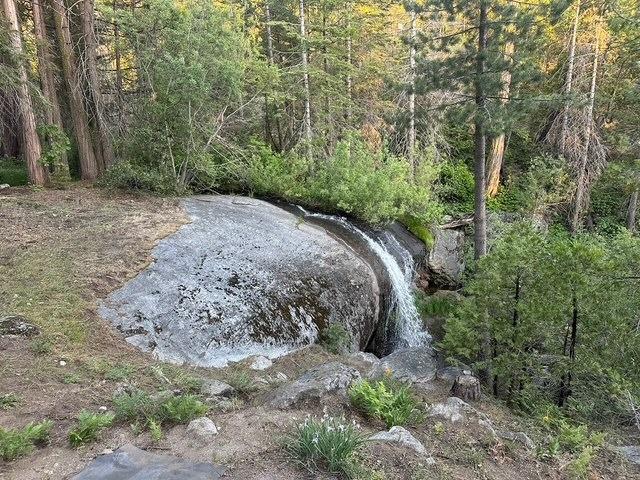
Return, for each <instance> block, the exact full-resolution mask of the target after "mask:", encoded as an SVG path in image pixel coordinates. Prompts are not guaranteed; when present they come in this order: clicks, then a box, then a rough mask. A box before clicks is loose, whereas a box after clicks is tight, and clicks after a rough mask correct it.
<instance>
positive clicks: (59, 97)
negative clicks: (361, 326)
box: [0, 0, 640, 448]
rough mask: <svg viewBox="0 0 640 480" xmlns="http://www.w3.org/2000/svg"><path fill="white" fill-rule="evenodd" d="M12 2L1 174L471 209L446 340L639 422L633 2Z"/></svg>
mask: <svg viewBox="0 0 640 480" xmlns="http://www.w3.org/2000/svg"><path fill="white" fill-rule="evenodd" d="M2 6H3V11H4V15H3V20H2V22H3V23H2V25H1V27H0V28H1V34H0V62H1V63H0V106H1V107H2V108H1V110H0V120H1V123H0V127H1V130H0V156H2V160H0V162H1V163H0V183H9V184H12V185H15V184H23V183H27V182H29V183H32V184H34V185H48V184H51V185H63V184H64V183H65V182H68V181H69V180H70V179H81V180H85V181H95V180H98V182H99V183H100V184H102V185H104V186H108V187H119V188H128V189H142V190H149V191H153V192H157V193H160V194H176V193H177V194H182V193H186V192H221V191H233V192H245V193H251V194H256V195H261V196H272V197H278V198H284V199H287V200H292V201H296V202H300V203H304V204H307V205H310V206H313V207H316V208H320V209H323V210H330V211H340V212H345V213H347V214H350V215H352V216H355V217H359V218H360V219H362V220H365V221H367V222H369V223H371V224H383V223H385V222H388V221H391V220H394V219H397V220H400V221H402V222H403V223H404V224H405V225H407V227H408V228H409V229H411V230H412V231H413V232H414V233H416V234H417V235H419V236H420V237H421V238H423V239H424V240H425V241H426V242H427V243H428V242H430V241H431V233H430V231H429V229H428V227H429V226H431V225H435V224H437V223H438V222H441V221H451V220H452V218H453V219H459V218H466V217H468V216H469V215H470V214H473V223H474V225H473V226H474V238H475V242H474V250H475V251H474V257H475V259H476V260H477V262H475V263H474V262H472V263H471V266H470V268H469V273H468V278H467V281H466V283H465V288H464V290H463V293H464V294H465V296H464V298H463V299H462V300H461V301H460V302H459V304H457V305H454V306H447V307H446V308H445V307H443V308H444V309H446V310H448V311H449V310H450V318H449V320H448V323H447V328H446V330H447V334H446V337H445V339H444V341H443V344H442V345H443V348H445V349H446V351H447V352H448V353H449V354H450V355H451V356H452V357H455V358H456V359H458V361H462V362H466V364H469V365H472V366H473V367H475V368H477V369H478V370H479V371H481V372H482V374H483V379H484V381H485V383H486V385H488V386H489V387H490V389H491V390H492V391H493V393H494V394H495V395H496V396H498V397H500V398H504V399H505V400H506V401H508V402H509V403H510V404H511V405H513V406H514V407H517V408H520V409H522V410H524V411H527V412H529V413H532V414H538V413H539V412H541V411H545V412H546V413H544V415H546V416H545V417H544V418H547V419H549V418H551V417H549V416H548V415H549V413H548V412H549V411H550V409H552V410H553V411H554V412H556V414H557V415H558V417H557V418H564V416H569V417H570V418H572V419H574V420H576V419H577V420H589V421H604V422H617V424H620V425H627V426H632V425H633V424H634V423H635V424H637V425H638V428H640V415H639V414H638V413H637V412H638V408H639V407H638V405H639V403H640V400H639V399H640V373H639V372H640V368H638V365H639V364H640V295H639V294H638V289H639V287H640V283H639V281H638V280H639V278H640V265H639V259H640V245H639V241H638V238H637V237H636V236H634V233H635V231H636V229H637V225H638V215H637V208H638V192H639V191H640V160H639V159H640V140H639V132H640V80H639V79H640V61H639V59H640V7H639V6H638V3H637V1H636V0H573V1H562V0H557V1H556V0H554V1H549V0H537V1H531V2H529V1H527V2H525V1H507V0H504V1H503V0H478V1H473V2H471V1H455V0H425V1H420V2H405V3H402V2H394V1H387V0H363V1H336V0H300V1H299V2H298V1H296V2H289V1H286V0H285V1H281V2H270V1H269V0H266V1H264V0H261V1H249V0H245V1H240V0H238V1H234V0H227V1H224V2H221V1H213V0H95V1H94V0H81V1H74V2H70V1H65V0H27V1H21V0H2ZM487 211H489V212H495V213H494V214H493V215H494V216H497V217H500V214H501V212H509V213H511V214H517V215H516V217H517V218H519V219H522V220H523V221H522V222H515V223H512V225H511V226H510V227H508V228H506V229H505V231H504V232H503V233H502V234H501V235H498V234H497V233H496V232H491V231H490V232H489V235H487V223H489V224H490V223H491V221H490V218H491V214H490V215H489V222H487ZM532 219H535V222H532V221H531V220H532ZM541 219H542V220H543V222H542V223H544V225H546V227H545V228H541V227H540V223H541ZM489 230H491V229H489ZM487 236H489V241H487ZM449 307H451V308H449ZM554 418H556V417H554ZM562 421H564V420H562ZM549 422H551V421H550V420H549ZM558 422H559V420H558ZM554 425H556V424H554ZM557 425H563V424H561V423H558V424H557ZM585 438H586V437H585ZM587 444H588V440H586V439H585V440H584V445H582V447H585V448H586V447H587V446H588V445H587ZM558 448H560V447H558Z"/></svg>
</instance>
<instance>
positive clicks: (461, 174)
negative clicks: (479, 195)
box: [437, 161, 475, 215]
mask: <svg viewBox="0 0 640 480" xmlns="http://www.w3.org/2000/svg"><path fill="white" fill-rule="evenodd" d="M474 188H475V181H474V180H473V172H472V171H471V170H470V169H469V167H468V166H467V165H466V164H465V163H462V162H451V161H447V162H444V163H443V164H442V165H441V166H440V173H439V178H438V186H437V193H438V197H439V198H440V200H441V201H442V202H443V203H444V204H445V205H446V210H447V213H450V214H454V215H456V214H464V213H470V212H473V202H474V199H473V195H474Z"/></svg>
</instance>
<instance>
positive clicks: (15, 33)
mask: <svg viewBox="0 0 640 480" xmlns="http://www.w3.org/2000/svg"><path fill="white" fill-rule="evenodd" d="M2 6H3V9H4V15H5V17H6V19H7V22H8V24H9V25H8V26H9V41H10V44H11V49H12V50H13V51H14V53H15V55H16V57H17V58H18V63H17V69H18V76H19V79H20V85H18V88H17V93H18V110H19V112H20V119H21V122H22V136H23V149H22V153H23V156H24V159H25V162H26V164H27V170H28V172H29V181H30V182H31V183H33V184H34V185H44V184H45V183H46V182H47V180H48V176H47V171H46V170H45V169H44V167H43V166H42V165H41V164H40V163H39V162H40V156H41V155H42V147H41V145H40V138H38V131H37V129H36V116H35V113H34V111H33V101H32V99H31V94H30V93H29V79H28V77H27V69H26V67H25V65H24V63H23V61H22V55H23V53H24V50H23V47H22V36H21V34H20V24H19V21H18V12H17V10H16V4H15V2H14V0H2Z"/></svg>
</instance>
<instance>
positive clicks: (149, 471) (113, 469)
mask: <svg viewBox="0 0 640 480" xmlns="http://www.w3.org/2000/svg"><path fill="white" fill-rule="evenodd" d="M224 472H225V468H224V467H220V466H216V465H213V464H210V463H196V462H190V461H188V460H183V459H181V458H178V457H174V456H171V455H160V454H157V453H150V452H145V451H144V450H140V449H139V448H136V447H134V446H133V445H124V446H123V447H120V448H119V449H117V450H116V451H115V452H113V453H109V454H107V455H102V456H100V457H97V458H96V459H94V460H93V461H92V462H91V463H90V464H89V465H88V466H87V468H85V469H84V470H83V471H82V472H80V473H78V474H77V475H75V476H74V477H72V480H218V479H219V478H221V477H222V474H223V473H224Z"/></svg>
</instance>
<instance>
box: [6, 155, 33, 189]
mask: <svg viewBox="0 0 640 480" xmlns="http://www.w3.org/2000/svg"><path fill="white" fill-rule="evenodd" d="M2 183H6V184H9V185H11V186H12V187H15V186H18V185H26V184H27V183H29V174H28V173H27V167H26V166H25V165H24V163H22V162H20V161H19V160H17V159H15V158H8V157H2V158H0V184H2Z"/></svg>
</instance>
